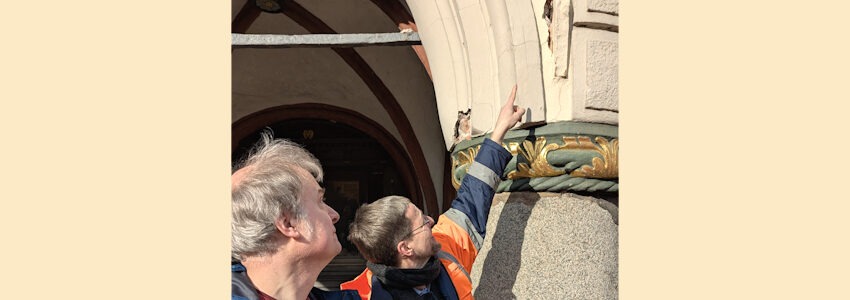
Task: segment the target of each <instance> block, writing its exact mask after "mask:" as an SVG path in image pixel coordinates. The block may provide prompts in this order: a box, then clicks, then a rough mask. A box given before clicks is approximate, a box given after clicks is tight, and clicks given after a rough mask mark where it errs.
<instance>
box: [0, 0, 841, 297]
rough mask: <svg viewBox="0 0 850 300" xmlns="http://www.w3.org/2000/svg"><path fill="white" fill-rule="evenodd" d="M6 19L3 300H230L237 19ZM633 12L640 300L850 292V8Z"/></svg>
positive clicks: (658, 6) (626, 209)
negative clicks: (232, 24) (848, 20)
mask: <svg viewBox="0 0 850 300" xmlns="http://www.w3.org/2000/svg"><path fill="white" fill-rule="evenodd" d="M7 2H8V3H7ZM7 2H4V3H3V4H2V7H0V11H2V12H3V17H2V18H0V22H2V26H0V28H3V29H2V30H3V35H2V36H3V39H4V42H3V45H4V47H3V48H4V49H3V50H4V51H3V54H0V57H2V58H0V60H2V64H0V65H2V68H0V69H2V70H0V74H2V82H3V87H2V89H0V90H1V91H0V93H2V105H0V106H2V109H0V112H2V113H0V114H2V117H0V130H2V134H0V136H2V138H3V141H4V143H3V145H4V147H3V157H4V166H11V168H6V169H5V170H4V171H5V174H6V176H4V180H3V182H4V184H3V188H4V190H5V193H6V194H5V195H4V196H3V199H4V200H5V201H4V205H3V209H2V210H0V211H1V212H0V222H2V223H0V226H2V227H0V228H2V230H3V238H4V239H5V241H4V242H3V247H2V249H3V250H2V255H3V257H5V262H4V267H5V270H6V279H5V283H6V284H4V286H5V287H6V288H5V289H4V291H3V294H4V298H13V296H21V297H24V296H27V297H32V298H47V297H56V298H80V297H87V298H94V299H107V298H113V297H114V296H116V295H118V294H121V298H125V299H151V298H168V299H179V298H183V299H225V298H226V297H228V296H227V293H229V286H228V283H227V281H228V280H229V274H227V266H226V265H227V259H228V253H229V246H228V243H229V232H228V230H229V223H228V222H229V216H228V214H229V206H228V201H229V199H228V197H229V195H228V179H229V152H228V149H229V130H230V120H229V116H230V112H229V109H230V102H229V101H230V55H229V54H230V50H229V34H228V33H229V23H228V20H229V9H230V7H229V6H228V5H227V3H220V5H218V6H217V7H211V6H209V5H214V3H206V5H207V6H205V7H199V6H198V5H199V4H200V3H189V2H179V1H178V2H174V1H168V2H166V1H148V2H144V3H142V2H132V3H130V2H126V3H119V2H110V3H104V2H101V3H81V2H56V3H50V4H49V7H45V6H38V5H34V4H33V3H27V2H20V1H18V2H9V1H7ZM839 3H840V5H841V6H845V7H840V8H839V7H836V4H839ZM621 5H622V7H621V8H622V9H621V11H622V12H623V16H622V19H621V43H620V51H621V59H620V64H621V65H620V72H621V77H622V78H621V79H620V83H621V89H620V92H621V94H620V95H621V96H620V97H621V98H620V109H621V113H620V118H621V122H620V134H621V136H620V138H621V140H622V143H621V146H622V149H621V153H620V159H621V163H620V165H621V174H622V180H621V194H622V195H621V196H622V197H621V201H620V203H621V204H622V206H621V213H622V214H621V219H620V220H621V223H620V224H621V225H622V226H621V231H620V234H621V252H620V269H621V272H620V275H621V278H620V294H621V296H622V298H623V299H824V298H834V297H830V296H837V295H846V292H845V291H844V290H845V288H844V284H846V278H847V275H846V270H847V269H848V267H850V261H848V255H847V253H850V247H848V245H847V238H846V237H847V229H848V228H850V226H848V225H850V224H848V221H847V220H848V218H847V217H846V216H845V212H846V211H848V204H847V203H848V201H847V198H848V197H847V196H846V195H845V194H846V192H845V191H844V189H845V188H846V186H847V185H848V184H847V183H846V181H847V176H846V175H845V173H844V171H845V169H847V168H848V167H850V164H848V157H850V156H848V154H847V153H848V151H847V150H848V149H847V148H846V145H845V143H844V142H843V140H844V137H845V136H846V133H845V132H843V130H841V129H845V128H850V126H848V125H850V124H848V122H847V119H848V118H847V116H846V114H847V111H848V110H847V107H846V102H847V100H848V99H850V97H848V92H847V88H846V86H847V83H846V81H847V78H848V76H847V70H848V69H850V63H848V58H847V57H848V56H847V53H850V51H848V50H850V49H848V45H847V44H846V38H843V37H844V36H846V32H844V31H845V30H843V28H846V26H845V24H844V23H843V22H841V21H840V20H842V19H843V17H844V16H843V15H844V12H846V11H848V10H847V9H846V8H847V7H846V6H847V4H844V3H843V2H839V1H836V2H834V3H831V4H830V5H825V4H823V3H821V4H820V5H818V6H811V7H806V6H804V5H801V4H796V5H792V4H788V3H779V2H775V1H748V2H740V1H730V2H711V3H708V2H704V3H690V4H685V3H682V2H680V1H663V2H661V1H652V2H647V1H632V2H628V1H627V2H623V3H621ZM10 280H11V281H10Z"/></svg>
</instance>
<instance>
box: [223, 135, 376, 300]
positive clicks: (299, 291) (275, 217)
mask: <svg viewBox="0 0 850 300" xmlns="http://www.w3.org/2000/svg"><path fill="white" fill-rule="evenodd" d="M322 176H323V172H322V167H321V165H320V164H319V161H318V160H317V159H316V158H315V157H314V156H313V155H312V154H310V153H309V152H307V151H306V150H304V148H302V147H301V146H299V145H297V144H295V143H292V142H290V141H287V140H282V139H273V138H272V136H271V134H270V133H268V132H266V133H264V134H263V135H262V138H261V140H260V142H259V143H258V144H257V145H256V146H255V148H254V149H253V150H252V151H251V154H250V155H249V156H248V158H247V159H245V161H244V162H242V163H241V166H240V167H239V168H237V171H236V172H234V173H233V175H232V176H231V193H232V220H231V229H232V248H231V251H232V253H233V256H234V258H235V259H236V261H234V262H233V263H232V264H231V272H232V273H231V275H232V280H231V282H232V299H234V300H236V299H239V300H243V299H246V300H247V299H250V300H253V299H277V300H284V299H298V300H303V299H359V298H360V297H359V296H358V295H357V293H354V292H352V291H339V292H327V291H322V290H320V289H317V288H314V287H313V284H314V283H315V281H316V278H318V276H319V272H321V271H322V269H323V268H324V267H325V266H326V265H327V264H328V263H329V262H330V261H331V260H332V259H333V258H334V256H336V255H337V254H339V252H340V251H341V250H342V246H341V245H340V243H339V240H338V239H337V236H336V229H335V228H334V223H336V222H337V221H339V214H337V212H336V211H334V209H333V208H331V207H330V206H328V205H327V204H325V202H324V189H323V188H321V187H320V186H319V182H321V181H322Z"/></svg>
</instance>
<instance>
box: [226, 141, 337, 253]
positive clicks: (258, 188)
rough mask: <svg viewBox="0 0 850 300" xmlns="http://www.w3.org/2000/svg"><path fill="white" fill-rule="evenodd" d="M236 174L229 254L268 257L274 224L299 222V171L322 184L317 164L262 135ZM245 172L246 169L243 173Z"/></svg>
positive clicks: (292, 146)
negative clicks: (288, 219)
mask: <svg viewBox="0 0 850 300" xmlns="http://www.w3.org/2000/svg"><path fill="white" fill-rule="evenodd" d="M240 165H241V166H240V167H238V168H236V169H235V170H240V169H244V170H242V171H243V172H245V174H244V176H243V177H242V178H241V180H240V181H239V182H236V183H234V184H233V185H232V190H231V196H232V203H231V205H232V207H231V209H232V215H231V216H232V220H231V225H230V226H231V234H232V236H231V239H232V240H231V242H232V246H231V252H232V254H233V255H234V257H236V258H237V259H241V258H242V257H244V256H246V255H249V256H250V255H262V254H272V253H274V252H275V251H276V249H277V247H278V246H279V237H280V234H279V232H278V230H277V227H276V226H275V221H276V220H277V219H278V218H279V217H281V216H284V215H287V216H290V217H292V218H294V219H303V218H304V217H305V212H304V211H303V209H302V208H301V204H300V200H301V199H298V197H299V195H301V180H302V179H301V178H300V177H299V175H298V174H299V173H298V172H299V171H298V170H299V169H302V170H304V171H307V173H309V174H310V175H311V176H313V178H315V179H316V181H317V182H321V181H322V176H323V175H324V174H323V173H322V166H321V164H320V163H319V160H318V159H316V157H315V156H313V155H312V154H310V152H308V151H307V150H305V149H304V148H303V147H301V146H300V145H298V144H296V143H293V142H291V141H288V140H284V139H274V138H273V137H272V134H271V132H263V133H262V135H261V139H260V141H259V142H258V143H257V144H256V145H255V146H254V148H253V150H251V152H250V155H249V156H248V157H247V158H246V159H245V160H244V161H243V162H242V163H241V164H240ZM246 168H247V169H246Z"/></svg>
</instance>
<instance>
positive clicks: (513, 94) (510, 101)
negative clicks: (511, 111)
mask: <svg viewBox="0 0 850 300" xmlns="http://www.w3.org/2000/svg"><path fill="white" fill-rule="evenodd" d="M515 99H516V84H514V87H513V88H512V89H511V94H510V95H508V102H507V103H505V104H506V105H510V106H513V105H514V100H515Z"/></svg>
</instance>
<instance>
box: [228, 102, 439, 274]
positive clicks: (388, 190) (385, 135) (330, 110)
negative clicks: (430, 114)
mask: <svg viewBox="0 0 850 300" xmlns="http://www.w3.org/2000/svg"><path fill="white" fill-rule="evenodd" d="M269 129H270V130H272V132H273V133H274V136H275V137H276V138H286V139H289V140H292V141H294V142H296V143H299V144H301V145H304V147H305V148H306V149H307V150H308V151H310V152H311V153H313V155H315V156H316V158H318V159H319V161H320V162H321V164H322V168H323V169H324V172H325V176H324V180H323V182H322V186H323V187H324V188H325V190H326V192H325V197H326V199H327V200H326V201H327V203H328V205H330V206H331V207H333V208H334V209H335V210H336V211H337V212H338V213H339V215H340V221H339V222H337V224H336V232H337V235H338V236H337V237H338V239H339V241H340V243H341V244H342V246H343V250H342V252H341V253H340V254H339V255H338V256H337V257H336V258H335V259H334V260H333V261H332V262H331V263H330V264H329V265H328V266H327V267H326V268H325V269H324V270H323V271H322V273H321V274H320V275H319V279H318V282H317V286H319V287H320V288H323V289H326V290H334V289H338V288H339V284H340V283H341V282H342V281H346V280H350V279H352V278H354V277H355V276H356V275H357V274H359V273H360V272H361V271H362V270H363V268H364V266H365V260H363V259H362V257H361V256H360V255H359V253H358V252H357V249H356V247H354V245H353V244H351V243H350V242H349V241H348V239H347V237H348V225H349V223H350V222H351V220H352V219H353V218H354V213H355V211H356V209H357V208H358V207H359V206H360V205H362V204H365V203H369V202H372V201H375V200H377V199H379V198H381V197H384V196H388V195H401V196H405V197H408V198H410V199H411V201H412V202H413V203H414V204H416V205H417V206H419V207H420V208H421V207H423V203H422V197H421V196H420V195H421V190H420V189H418V188H417V187H418V185H417V184H416V178H415V173H413V171H412V170H413V168H412V163H411V161H410V159H409V157H407V155H406V154H405V153H404V152H403V148H402V147H401V145H400V144H399V143H398V142H397V141H396V140H395V139H394V138H393V137H392V135H390V134H389V132H387V131H386V130H385V129H384V128H382V127H381V126H380V125H378V124H377V123H375V122H374V121H372V120H369V119H368V118H366V117H365V116H363V115H361V114H359V113H357V112H354V111H350V110H346V109H343V108H339V107H335V106H330V105H325V104H312V103H310V104H295V105H284V106H278V107H274V108H269V109H265V110H262V111H260V112H257V113H254V114H251V115H248V116H246V117H244V118H242V119H240V120H238V121H237V122H234V124H233V131H232V137H231V138H232V152H231V155H232V157H231V159H232V161H233V162H236V161H238V160H240V159H241V158H243V157H244V156H245V155H246V152H247V151H248V150H250V147H251V146H252V145H254V143H256V141H257V140H258V139H259V136H260V133H261V132H262V131H264V130H269Z"/></svg>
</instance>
